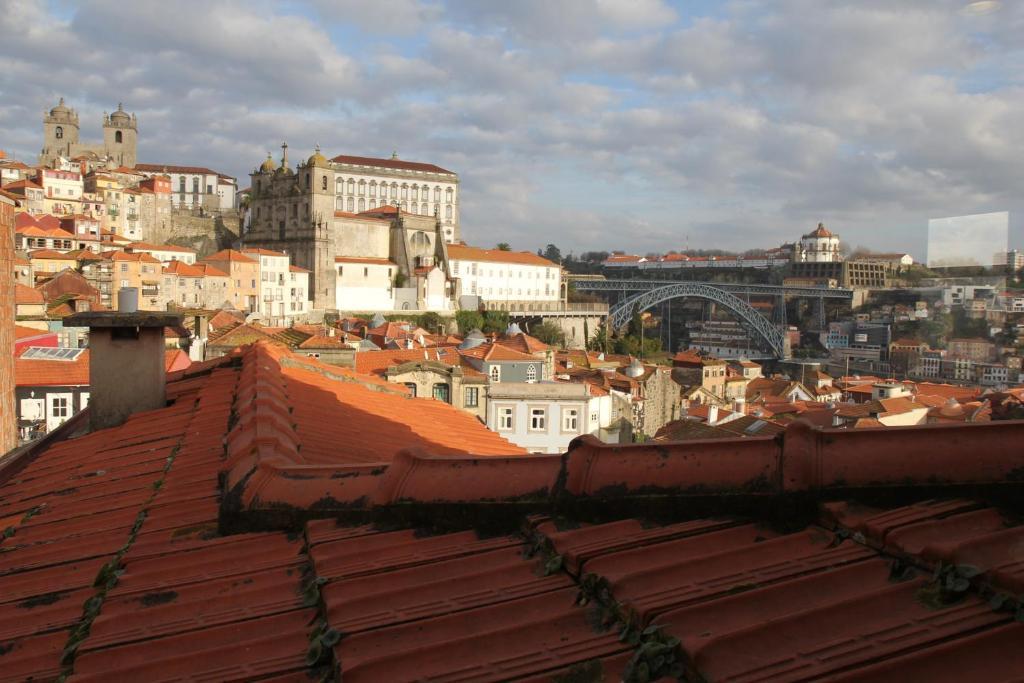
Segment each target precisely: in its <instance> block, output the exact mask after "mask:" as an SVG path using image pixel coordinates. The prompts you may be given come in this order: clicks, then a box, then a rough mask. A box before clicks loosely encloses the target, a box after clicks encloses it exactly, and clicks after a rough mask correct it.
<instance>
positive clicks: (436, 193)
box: [434, 187, 441, 202]
mask: <svg viewBox="0 0 1024 683" xmlns="http://www.w3.org/2000/svg"><path fill="white" fill-rule="evenodd" d="M434 201H435V202H439V201H441V188H440V187H435V188H434Z"/></svg>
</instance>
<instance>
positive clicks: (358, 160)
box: [331, 154, 455, 175]
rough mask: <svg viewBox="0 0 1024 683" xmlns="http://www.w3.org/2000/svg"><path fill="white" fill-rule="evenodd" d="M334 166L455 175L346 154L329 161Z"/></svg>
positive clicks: (420, 165)
mask: <svg viewBox="0 0 1024 683" xmlns="http://www.w3.org/2000/svg"><path fill="white" fill-rule="evenodd" d="M331 161H333V162H334V163H336V164H351V165H353V166H372V167H374V168H394V169H397V170H400V171H423V172H425V173H444V174H446V175H455V173H453V172H452V171H448V170H446V169H443V168H441V167H440V166H435V165H434V164H424V163H421V162H419V161H404V160H402V159H378V158H376V157H355V156H349V155H346V154H339V155H338V156H336V157H334V158H333V159H331Z"/></svg>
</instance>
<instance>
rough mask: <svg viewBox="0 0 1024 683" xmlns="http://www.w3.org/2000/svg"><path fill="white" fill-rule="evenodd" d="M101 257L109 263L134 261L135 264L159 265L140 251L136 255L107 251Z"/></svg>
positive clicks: (157, 261) (155, 260)
mask: <svg viewBox="0 0 1024 683" xmlns="http://www.w3.org/2000/svg"><path fill="white" fill-rule="evenodd" d="M103 257H104V258H106V259H109V260H111V261H134V262H136V263H160V261H159V260H157V259H155V258H153V257H152V256H150V255H149V254H147V253H146V252H144V251H140V252H139V253H137V254H131V253H128V252H126V251H107V252H104V253H103Z"/></svg>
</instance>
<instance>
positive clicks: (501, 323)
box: [481, 311, 508, 334]
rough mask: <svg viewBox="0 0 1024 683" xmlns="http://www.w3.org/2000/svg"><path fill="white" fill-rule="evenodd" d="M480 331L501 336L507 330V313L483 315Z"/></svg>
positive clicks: (494, 312)
mask: <svg viewBox="0 0 1024 683" xmlns="http://www.w3.org/2000/svg"><path fill="white" fill-rule="evenodd" d="M481 329H482V331H484V332H488V333H490V332H496V333H498V334H501V333H502V332H504V331H505V330H506V329H508V312H506V311H487V312H486V313H484V325H483V327H482V328H481Z"/></svg>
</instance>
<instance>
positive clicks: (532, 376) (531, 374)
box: [526, 363, 537, 382]
mask: <svg viewBox="0 0 1024 683" xmlns="http://www.w3.org/2000/svg"><path fill="white" fill-rule="evenodd" d="M526 381H527V382H536V381H537V366H536V365H533V364H532V363H531V364H530V365H528V366H526Z"/></svg>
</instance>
